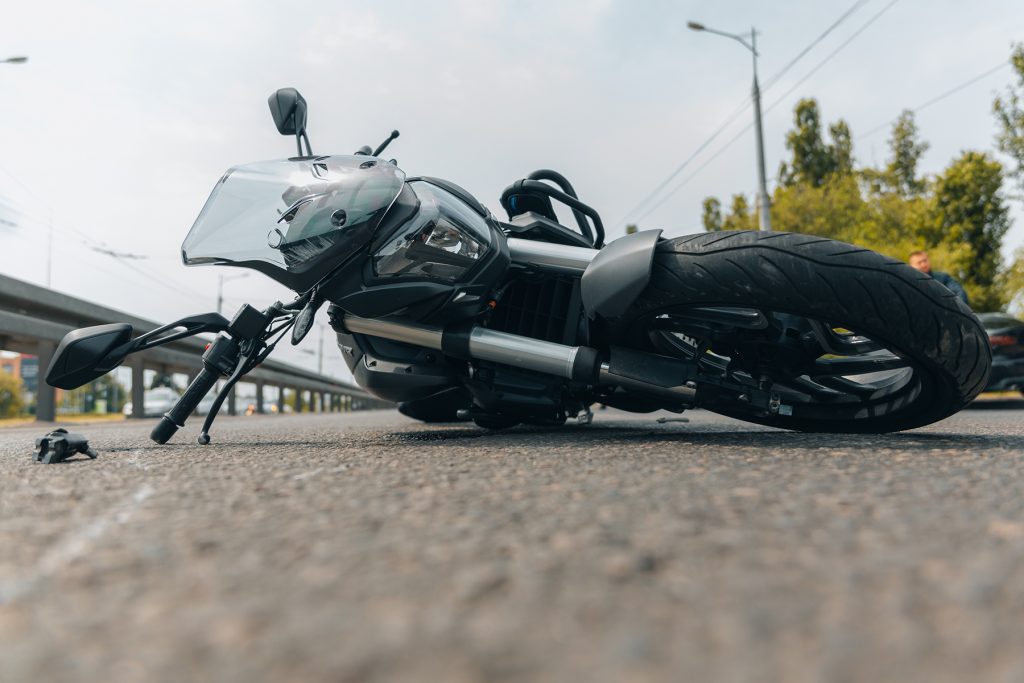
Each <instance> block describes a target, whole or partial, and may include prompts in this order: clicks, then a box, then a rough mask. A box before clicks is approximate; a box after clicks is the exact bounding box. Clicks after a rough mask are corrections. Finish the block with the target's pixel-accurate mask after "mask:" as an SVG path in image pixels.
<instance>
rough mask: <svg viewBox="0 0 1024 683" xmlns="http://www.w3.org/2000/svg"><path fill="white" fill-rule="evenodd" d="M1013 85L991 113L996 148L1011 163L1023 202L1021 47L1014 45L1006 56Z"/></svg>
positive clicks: (1023, 64) (1023, 65) (1023, 80)
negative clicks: (1013, 165) (993, 122)
mask: <svg viewBox="0 0 1024 683" xmlns="http://www.w3.org/2000/svg"><path fill="white" fill-rule="evenodd" d="M1010 64H1011V65H1012V66H1013V70H1014V74H1015V77H1016V83H1013V84H1011V85H1010V87H1009V88H1007V90H1006V94H1005V96H1003V97H997V98H996V99H995V102H993V103H992V109H993V111H994V113H995V115H996V120H997V121H998V123H999V132H998V134H997V135H996V147H997V148H998V149H999V151H1000V152H1002V153H1003V154H1006V155H1007V156H1009V157H1010V158H1011V159H1013V161H1014V163H1015V168H1014V169H1013V171H1012V172H1011V175H1012V176H1013V177H1014V178H1015V179H1016V181H1017V187H1018V189H1019V190H1020V191H1021V196H1020V199H1021V200H1022V201H1024V43H1018V44H1017V45H1014V47H1013V52H1012V54H1011V55H1010Z"/></svg>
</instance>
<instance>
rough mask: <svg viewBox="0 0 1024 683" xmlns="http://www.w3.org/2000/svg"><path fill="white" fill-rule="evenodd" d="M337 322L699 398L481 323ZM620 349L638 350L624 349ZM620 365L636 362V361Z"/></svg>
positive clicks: (544, 369)
mask: <svg viewBox="0 0 1024 683" xmlns="http://www.w3.org/2000/svg"><path fill="white" fill-rule="evenodd" d="M341 323H342V325H344V327H345V329H347V330H348V331H349V332H355V333H357V334H365V335H368V336H371V337H382V338H384V339H390V340H391V341H398V342H405V343H406V344H413V345H414V346H422V347H425V348H428V349H434V350H436V351H441V352H442V353H444V354H445V355H447V356H453V357H455V358H462V359H465V360H485V361H490V362H492V363H499V364H501V365H509V366H512V367H516V368H522V369H524V370H532V371H534V372H540V373H544V374H546V375H555V376H556V377H562V378H564V379H569V380H573V381H576V382H585V383H587V384H605V385H611V386H616V387H621V388H623V389H625V390H627V391H632V392H636V393H645V394H650V395H655V396H659V397H662V398H667V399H669V400H673V401H676V402H680V403H687V404H691V405H692V404H693V403H694V400H695V399H696V396H697V389H696V385H694V384H693V383H692V382H687V383H682V384H678V385H677V383H675V382H673V381H669V382H668V383H666V382H665V379H666V378H664V377H655V376H652V373H651V371H650V370H648V371H647V372H642V371H640V372H637V371H628V370H626V369H625V368H622V367H619V366H618V364H617V363H616V362H615V356H616V353H615V352H614V351H613V353H612V361H611V363H608V362H604V361H603V359H602V358H601V355H600V353H599V352H598V350H597V349H594V348H591V347H589V346H566V345H565V344H555V343H553V342H549V341H543V340H540V339H533V338H532V337H524V336H522V335H518V334H509V333H507V332H498V331H496V330H489V329H487V328H486V327H480V326H479V325H472V326H459V325H456V326H453V327H448V328H441V327H434V326H429V325H414V324H410V323H404V322H396V321H394V320H380V319H377V318H360V317H358V316H354V315H346V316H345V317H344V318H343V319H342V320H341ZM623 353H626V354H630V355H635V354H636V352H631V351H625V350H624V351H623ZM652 359H658V360H660V361H661V362H660V363H654V364H653V365H654V366H655V367H653V368H651V369H653V370H657V369H659V366H660V369H666V368H667V366H666V361H670V362H671V364H672V365H675V364H677V363H679V362H678V361H675V360H674V359H667V358H665V357H663V356H652ZM623 365H626V366H634V365H635V363H628V364H623ZM655 374H659V373H655ZM671 374H675V373H671Z"/></svg>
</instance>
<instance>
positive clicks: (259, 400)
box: [256, 381, 263, 415]
mask: <svg viewBox="0 0 1024 683" xmlns="http://www.w3.org/2000/svg"><path fill="white" fill-rule="evenodd" d="M256 412H257V413H259V414H260V415H262V414H263V382H262V381H258V382H256Z"/></svg>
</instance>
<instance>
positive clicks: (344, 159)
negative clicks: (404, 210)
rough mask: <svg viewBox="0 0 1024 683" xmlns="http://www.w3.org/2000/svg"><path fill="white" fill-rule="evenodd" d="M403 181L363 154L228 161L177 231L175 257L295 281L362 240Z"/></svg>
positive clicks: (288, 282) (398, 172)
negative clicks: (181, 235) (180, 234)
mask: <svg viewBox="0 0 1024 683" xmlns="http://www.w3.org/2000/svg"><path fill="white" fill-rule="evenodd" d="M404 182H405V174H404V173H403V172H402V171H401V170H400V169H399V168H398V167H397V166H395V165H394V164H392V163H390V162H388V161H384V160H382V159H377V158H374V157H366V156H328V157H310V158H299V159H284V160H279V161H260V162H256V163H251V164H244V165H242V166H236V167H234V168H232V169H231V170H229V171H228V172H227V173H225V174H224V177H222V178H221V179H220V182H218V183H217V186H216V187H215V188H214V190H213V192H212V193H211V194H210V198H209V199H208V200H207V201H206V205H205V206H204V207H203V210H202V212H201V213H200V214H199V218H197V219H196V222H195V224H194V225H193V226H192V229H191V230H190V231H189V233H188V236H186V237H185V241H184V242H183V243H182V245H181V252H182V260H183V261H184V262H185V264H186V265H199V264H207V263H231V264H235V265H250V266H252V267H254V268H256V269H258V270H260V271H262V272H264V273H266V274H267V275H269V276H270V277H273V278H274V279H276V280H278V281H279V282H282V283H283V284H285V285H287V286H289V287H292V288H296V283H297V282H298V281H300V280H308V279H309V278H308V277H305V278H302V277H300V275H299V274H307V275H309V274H311V273H317V272H320V271H323V273H326V271H327V270H329V269H330V267H331V266H332V265H333V264H334V263H338V262H340V261H341V260H344V259H345V258H346V257H347V256H349V255H350V254H351V253H353V252H355V251H357V250H358V249H360V248H361V247H362V246H364V245H365V244H366V243H367V242H368V241H369V239H370V238H371V237H372V235H373V231H374V230H375V229H376V228H377V225H378V224H379V223H380V220H381V218H382V217H383V216H384V214H385V213H387V210H388V209H389V208H390V207H391V205H392V203H394V201H395V199H396V198H397V197H398V194H399V193H400V192H401V191H402V186H403V183H404ZM346 247H347V248H346ZM325 261H326V262H327V263H324V262H325Z"/></svg>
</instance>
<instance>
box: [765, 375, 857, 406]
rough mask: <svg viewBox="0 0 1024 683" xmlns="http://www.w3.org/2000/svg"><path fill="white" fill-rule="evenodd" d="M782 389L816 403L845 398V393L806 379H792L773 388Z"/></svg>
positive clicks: (783, 381) (776, 384)
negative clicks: (789, 390)
mask: <svg viewBox="0 0 1024 683" xmlns="http://www.w3.org/2000/svg"><path fill="white" fill-rule="evenodd" d="M783 387H788V388H789V389H792V390H795V391H797V392H799V393H801V394H804V395H806V396H809V397H811V398H813V399H815V400H818V401H834V400H836V399H839V398H843V397H845V396H847V393H846V392H843V391H836V390H835V389H830V388H829V387H826V386H823V385H821V384H819V383H818V382H815V381H813V380H810V379H808V378H806V377H792V378H787V379H785V380H780V381H777V382H776V383H775V388H783Z"/></svg>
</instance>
